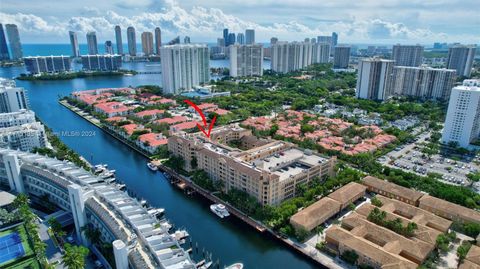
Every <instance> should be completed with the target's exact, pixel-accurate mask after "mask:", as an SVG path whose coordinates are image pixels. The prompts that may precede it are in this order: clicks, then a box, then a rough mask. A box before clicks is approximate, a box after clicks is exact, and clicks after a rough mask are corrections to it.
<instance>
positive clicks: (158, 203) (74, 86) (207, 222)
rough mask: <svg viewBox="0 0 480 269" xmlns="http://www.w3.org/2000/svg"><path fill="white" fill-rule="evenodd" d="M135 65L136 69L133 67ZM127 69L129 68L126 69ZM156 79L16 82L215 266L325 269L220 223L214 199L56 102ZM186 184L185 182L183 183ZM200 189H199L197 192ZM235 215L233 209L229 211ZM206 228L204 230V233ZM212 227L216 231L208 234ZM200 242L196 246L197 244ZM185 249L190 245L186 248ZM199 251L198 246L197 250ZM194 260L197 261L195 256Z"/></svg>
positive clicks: (48, 118)
mask: <svg viewBox="0 0 480 269" xmlns="http://www.w3.org/2000/svg"><path fill="white" fill-rule="evenodd" d="M134 66H135V67H134ZM129 68H130V67H129ZM137 68H138V69H142V68H144V67H143V65H142V64H141V63H135V64H132V69H137ZM21 72H22V68H16V67H13V68H3V69H1V70H0V75H1V76H3V77H10V78H11V77H15V76H18V75H19V74H20V73H21ZM160 80H161V79H160V77H156V76H151V75H150V76H147V75H136V76H131V77H125V76H122V77H121V78H89V79H83V78H82V79H74V80H69V81H37V82H29V81H19V82H18V86H21V87H25V88H26V89H27V90H28V91H29V97H30V103H31V107H32V109H33V110H34V111H35V112H36V114H37V115H38V117H39V118H40V119H41V120H42V121H43V122H44V123H45V124H46V125H47V126H49V127H50V128H51V129H52V130H53V132H54V133H56V134H58V135H59V136H60V138H61V140H62V141H63V142H64V143H66V144H67V145H68V146H69V147H70V148H72V149H73V150H75V151H76V152H78V153H79V154H80V155H82V156H84V157H85V159H87V160H88V161H89V162H90V163H97V164H98V163H108V165H109V168H110V169H115V170H116V173H115V174H116V179H117V182H116V183H118V184H125V185H126V187H127V191H128V192H129V193H130V194H134V195H135V197H141V198H140V199H145V200H146V201H148V204H149V205H150V206H153V207H156V208H164V209H165V212H166V217H167V218H168V219H169V220H170V221H171V223H174V224H175V225H176V226H177V227H185V228H186V229H187V230H188V233H189V234H190V237H189V239H188V240H187V243H186V244H188V243H189V242H188V241H189V240H190V239H191V240H192V246H191V247H190V248H191V253H193V255H195V256H196V255H199V256H201V255H203V254H202V249H205V252H208V253H212V260H213V261H214V263H215V266H214V267H213V268H216V262H217V261H219V266H220V267H219V268H223V267H224V266H228V265H230V264H233V263H236V262H239V261H241V262H242V263H243V264H244V266H245V268H249V269H250V268H259V269H263V268H282V267H283V268H299V269H303V268H319V267H320V268H323V267H321V266H319V265H318V264H316V263H313V262H311V261H310V259H308V258H305V257H304V256H303V255H299V254H298V253H296V252H293V251H291V250H289V248H288V247H286V246H284V245H282V244H279V242H278V241H277V240H276V239H274V238H272V237H271V236H265V235H263V234H261V235H260V236H259V234H258V232H257V230H256V229H248V227H251V226H250V225H247V224H245V223H244V222H243V221H239V220H238V219H237V218H229V219H228V221H222V222H220V221H219V220H218V217H217V216H215V215H213V214H212V212H211V211H210V209H209V206H210V205H211V204H212V203H222V201H209V200H206V199H192V198H191V197H190V196H187V195H185V194H184V193H183V192H182V191H178V189H177V187H176V186H175V185H172V184H170V182H169V181H168V180H165V177H164V175H163V173H152V171H151V170H150V169H148V167H146V162H147V161H148V160H147V159H146V158H145V156H144V155H143V154H141V153H140V152H137V151H132V149H131V148H130V147H129V146H125V144H124V143H123V142H120V141H119V140H117V139H113V138H112V136H111V135H110V134H108V133H106V132H102V129H98V128H97V127H96V126H95V125H94V123H92V122H90V121H86V120H84V118H83V117H78V116H77V115H78V114H76V113H71V112H70V110H69V109H67V108H66V107H64V106H63V105H59V104H58V98H59V97H61V96H66V95H69V94H70V93H71V92H72V91H75V90H83V89H92V88H100V87H122V86H129V85H134V86H135V85H145V84H155V85H161V81H160ZM76 130H85V131H95V135H94V136H90V137H72V136H61V135H62V132H66V131H76ZM187 184H188V183H187ZM199 192H201V191H200V190H197V191H196V192H195V193H199ZM229 211H230V213H231V214H233V211H232V210H230V209H229ZM205 231H207V232H205ZM210 231H215V232H210ZM197 244H198V248H197V247H196V245H197ZM187 249H188V248H187ZM197 249H198V250H197ZM196 260H197V259H196Z"/></svg>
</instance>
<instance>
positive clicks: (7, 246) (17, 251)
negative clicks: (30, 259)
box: [0, 232, 25, 264]
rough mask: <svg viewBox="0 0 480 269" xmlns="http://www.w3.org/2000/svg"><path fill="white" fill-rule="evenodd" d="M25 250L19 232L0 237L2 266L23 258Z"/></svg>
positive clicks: (0, 260)
mask: <svg viewBox="0 0 480 269" xmlns="http://www.w3.org/2000/svg"><path fill="white" fill-rule="evenodd" d="M23 255H25V250H24V249H23V246H22V239H21V238H20V235H19V234H18V233H17V232H12V233H9V234H7V235H4V236H2V237H0V264H4V263H6V262H8V261H10V260H14V259H16V258H19V257H22V256H23Z"/></svg>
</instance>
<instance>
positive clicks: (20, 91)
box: [0, 83, 28, 113]
mask: <svg viewBox="0 0 480 269" xmlns="http://www.w3.org/2000/svg"><path fill="white" fill-rule="evenodd" d="M6 85H8V83H6ZM10 85H11V86H3V85H0V113H9V112H16V111H19V110H21V109H28V98H27V96H26V92H25V89H24V88H21V87H15V86H13V85H14V83H12V84H10ZM12 86H13V87H12Z"/></svg>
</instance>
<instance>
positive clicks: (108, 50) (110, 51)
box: [105, 40, 114, 54]
mask: <svg viewBox="0 0 480 269" xmlns="http://www.w3.org/2000/svg"><path fill="white" fill-rule="evenodd" d="M105 54H114V52H113V44H112V41H110V40H107V41H105Z"/></svg>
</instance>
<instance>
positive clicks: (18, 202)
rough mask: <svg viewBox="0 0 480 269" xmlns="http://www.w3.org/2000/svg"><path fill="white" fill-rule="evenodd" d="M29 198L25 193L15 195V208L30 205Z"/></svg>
mask: <svg viewBox="0 0 480 269" xmlns="http://www.w3.org/2000/svg"><path fill="white" fill-rule="evenodd" d="M29 201H30V200H29V199H28V196H27V195H26V194H24V193H20V194H19V195H17V197H15V200H13V206H14V207H15V208H20V207H22V206H25V205H28V203H29Z"/></svg>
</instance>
